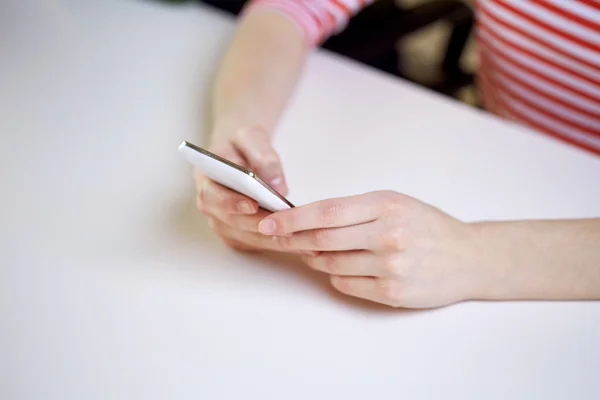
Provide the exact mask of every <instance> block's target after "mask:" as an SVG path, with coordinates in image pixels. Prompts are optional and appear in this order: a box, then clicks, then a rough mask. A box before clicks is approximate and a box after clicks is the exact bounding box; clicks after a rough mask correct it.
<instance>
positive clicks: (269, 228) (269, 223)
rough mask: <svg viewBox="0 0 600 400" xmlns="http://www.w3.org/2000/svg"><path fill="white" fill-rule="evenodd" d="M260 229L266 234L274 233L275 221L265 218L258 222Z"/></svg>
mask: <svg viewBox="0 0 600 400" xmlns="http://www.w3.org/2000/svg"><path fill="white" fill-rule="evenodd" d="M258 230H259V231H260V233H263V234H265V235H272V234H273V233H275V221H273V220H272V219H263V220H262V221H260V224H258Z"/></svg>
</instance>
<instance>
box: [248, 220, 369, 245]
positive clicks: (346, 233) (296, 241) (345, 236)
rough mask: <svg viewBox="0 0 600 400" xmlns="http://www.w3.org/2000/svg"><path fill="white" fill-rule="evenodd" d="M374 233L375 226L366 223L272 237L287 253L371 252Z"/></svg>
mask: <svg viewBox="0 0 600 400" xmlns="http://www.w3.org/2000/svg"><path fill="white" fill-rule="evenodd" d="M261 223H262V222H261ZM259 229H260V225H259ZM375 233H376V226H375V224H373V223H367V224H361V225H353V226H347V227H344V228H331V229H315V230H312V231H303V232H298V233H294V234H292V235H288V236H281V235H279V236H274V237H279V238H280V240H279V243H280V244H281V245H282V246H283V247H284V248H285V249H286V250H289V251H306V250H313V251H348V250H371V249H372V247H374V243H372V240H373V239H372V238H374V237H376V235H375Z"/></svg>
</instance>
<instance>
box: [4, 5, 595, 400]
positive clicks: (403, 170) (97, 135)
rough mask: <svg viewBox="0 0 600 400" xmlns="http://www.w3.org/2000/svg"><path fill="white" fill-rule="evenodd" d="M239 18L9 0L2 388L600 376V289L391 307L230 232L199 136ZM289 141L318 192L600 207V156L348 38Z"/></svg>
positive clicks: (284, 136) (301, 394) (467, 212)
mask: <svg viewBox="0 0 600 400" xmlns="http://www.w3.org/2000/svg"><path fill="white" fill-rule="evenodd" d="M232 27H233V23H232V21H231V20H230V19H229V18H228V17H226V16H224V15H223V14H220V13H217V12H214V11H212V10H209V9H208V8H203V7H201V6H198V5H196V4H194V5H186V6H173V7H169V6H163V5H157V4H155V3H152V2H149V1H146V2H144V1H134V0H102V1H99V0H98V1H74V0H73V1H66V0H65V1H61V0H46V1H42V0H38V1H36V0H28V1H18V0H12V1H11V0H8V1H3V2H2V3H1V5H0V182H1V184H2V188H1V197H0V318H1V319H0V329H1V330H0V398H2V399H6V400H9V399H10V400H12V399H44V400H49V399H61V400H65V399H243V398H256V399H309V398H310V399H329V398H331V399H400V398H406V399H441V398H444V399H450V398H452V399H454V398H456V399H506V398H512V399H515V398H518V399H598V398H600V379H599V378H600V303H594V302H562V303H561V302H530V303H522V302H512V303H485V302H469V303H463V304H459V305H455V306H451V307H447V308H443V309H438V310H434V311H399V310H391V309H386V308H380V307H373V306H370V305H367V304H365V303H362V302H358V301H351V300H349V299H347V298H345V297H342V296H339V295H336V294H335V293H334V292H333V291H331V290H330V289H329V288H328V285H327V281H326V279H325V277H324V276H322V275H319V274H317V273H313V272H310V271H307V270H306V269H304V268H302V267H299V266H298V265H296V263H295V262H294V261H293V260H290V259H287V258H281V257H248V256H244V255H240V254H236V253H234V252H232V251H229V250H227V249H225V248H224V247H223V246H222V245H221V244H220V243H219V242H218V240H216V239H215V238H214V237H213V236H212V235H211V234H210V232H209V231H208V229H207V228H206V227H205V221H204V220H203V219H202V218H201V217H200V216H199V215H198V213H197V212H195V210H194V206H193V187H192V180H191V177H190V168H189V166H188V165H187V164H186V163H185V161H183V160H182V159H181V158H180V156H179V155H178V153H177V152H176V147H177V145H178V144H179V142H180V141H181V140H182V139H186V140H190V141H193V142H199V143H201V142H202V141H203V135H204V134H206V125H207V124H206V115H207V113H206V111H205V109H206V93H207V88H208V86H209V84H210V82H211V77H212V76H213V72H214V69H215V62H216V60H218V58H219V55H220V54H221V53H222V51H223V49H224V48H225V46H226V43H227V40H228V38H229V37H230V35H231V33H232ZM276 145H277V147H278V149H279V151H280V152H281V154H282V157H283V160H284V162H285V167H286V171H287V174H288V178H289V183H290V185H291V196H290V198H291V200H292V201H294V202H296V203H299V204H302V203H305V202H308V201H312V200H315V199H320V198H324V197H329V196H337V195H349V194H355V193H360V192H364V191H368V190H373V189H394V190H398V191H402V192H405V193H408V194H410V195H413V196H416V197H418V198H421V199H423V200H425V201H427V202H430V203H432V204H435V205H436V206H438V207H440V208H442V209H444V210H445V211H447V212H449V213H451V214H453V215H455V216H457V217H459V218H462V219H464V220H476V219H482V218H486V219H499V218H561V217H590V216H598V215H600V158H597V157H594V156H592V155H589V154H587V153H585V152H583V151H580V150H578V149H575V148H572V147H570V146H567V145H565V144H562V143H560V142H557V141H555V140H553V139H550V138H546V137H544V136H543V135H540V134H537V133H534V132H531V131H528V130H526V129H524V128H519V127H517V126H514V125H512V124H509V123H505V122H502V121H500V120H497V119H495V118H494V117H491V116H488V115H485V114H484V113H481V112H478V111H476V110H473V109H470V108H468V107H466V106H463V105H461V104H458V103H456V102H453V101H449V100H446V99H445V98H441V97H439V96H437V95H434V94H432V93H429V92H426V91H424V90H421V89H419V88H416V87H414V86H412V85H409V84H406V83H403V82H401V81H399V80H396V79H393V78H390V77H387V76H385V75H382V74H380V73H378V72H375V71H372V70H370V69H367V68H364V67H362V66H359V65H357V64H355V63H351V62H348V61H346V60H343V59H340V58H339V57H336V56H332V55H330V54H325V53H321V54H315V55H314V56H312V57H311V60H310V62H309V65H308V67H307V72H306V75H305V79H304V80H303V81H302V83H301V86H300V90H299V91H298V93H297V96H296V97H295V99H294V101H293V103H292V105H291V107H290V108H289V112H287V114H286V115H285V118H284V120H283V121H282V123H281V125H280V127H279V129H278V132H277V138H276ZM309 160H310V161H309ZM333 161H335V163H334V162H333ZM340 166H347V167H351V168H355V170H354V172H352V173H350V172H347V171H346V172H344V171H342V169H341V167H340Z"/></svg>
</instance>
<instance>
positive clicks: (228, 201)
mask: <svg viewBox="0 0 600 400" xmlns="http://www.w3.org/2000/svg"><path fill="white" fill-rule="evenodd" d="M197 197H198V199H197V205H198V208H199V209H200V211H201V212H203V213H206V214H215V213H230V214H255V213H256V212H257V211H258V204H257V203H256V201H255V200H253V199H251V198H249V197H246V196H244V195H243V194H240V193H238V192H236V191H234V190H231V189H228V188H226V187H225V186H222V185H220V184H218V183H216V182H214V181H212V180H210V179H208V178H204V181H203V182H202V186H201V189H200V191H199V192H198V195H197Z"/></svg>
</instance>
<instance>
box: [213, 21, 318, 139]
mask: <svg viewBox="0 0 600 400" xmlns="http://www.w3.org/2000/svg"><path fill="white" fill-rule="evenodd" d="M307 52H308V49H307V46H306V44H305V40H304V37H303V34H302V31H301V30H300V29H299V28H298V27H297V26H296V25H295V24H294V22H292V21H291V20H290V19H289V18H287V17H286V16H284V15H281V14H279V13H277V12H272V11H268V10H260V9H257V10H251V11H250V12H248V14H247V15H245V16H244V17H243V18H242V20H241V21H240V24H239V26H238V28H237V31H236V33H235V36H234V38H233V40H232V42H231V45H230V46H229V49H228V50H227V52H226V55H225V57H224V59H223V62H222V65H221V68H220V70H219V73H218V76H217V79H216V82H215V87H214V93H213V102H212V106H213V110H212V111H213V135H215V137H213V140H214V139H216V138H218V137H220V136H222V135H229V134H231V133H232V132H235V131H236V130H237V129H238V128H241V127H247V126H255V127H261V128H264V129H265V130H267V131H268V132H272V131H273V129H274V127H275V125H276V123H277V121H278V119H279V117H280V115H281V114H282V112H283V110H284V108H285V106H286V104H287V102H288V100H289V98H290V96H291V94H292V92H293V90H294V88H295V86H296V83H297V81H298V78H299V76H300V73H301V71H302V67H303V65H304V61H305V59H306V55H307Z"/></svg>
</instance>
